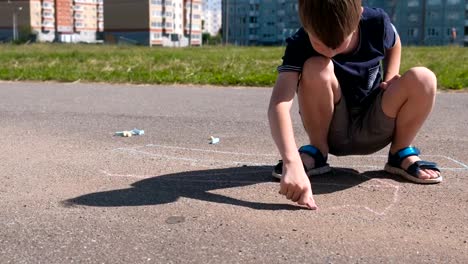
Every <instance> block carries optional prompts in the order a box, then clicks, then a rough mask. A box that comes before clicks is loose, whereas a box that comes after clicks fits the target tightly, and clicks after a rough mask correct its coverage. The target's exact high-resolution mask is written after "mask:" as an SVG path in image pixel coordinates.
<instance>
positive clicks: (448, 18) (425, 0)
mask: <svg viewBox="0 0 468 264" xmlns="http://www.w3.org/2000/svg"><path fill="white" fill-rule="evenodd" d="M363 4H364V5H367V6H374V7H381V8H383V9H384V10H385V11H386V12H387V13H388V14H389V15H390V18H391V19H392V22H393V23H394V25H395V27H396V28H397V30H398V33H399V35H400V38H401V41H402V43H403V44H404V45H429V46H430V45H449V44H454V45H465V46H466V45H467V43H468V39H467V36H468V3H467V2H466V1H465V0H407V1H398V0H386V1H385V0H364V1H363Z"/></svg>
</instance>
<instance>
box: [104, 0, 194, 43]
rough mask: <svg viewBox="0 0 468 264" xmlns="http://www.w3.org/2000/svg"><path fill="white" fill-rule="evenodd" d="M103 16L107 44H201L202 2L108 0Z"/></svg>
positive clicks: (184, 0)
mask: <svg viewBox="0 0 468 264" xmlns="http://www.w3.org/2000/svg"><path fill="white" fill-rule="evenodd" d="M104 17H105V20H104V28H105V33H104V35H105V41H106V42H108V43H132V44H141V45H150V46H169V47H184V46H188V45H189V43H190V45H201V44H202V37H201V34H202V25H201V24H202V0H111V1H109V0H106V1H105V2H104Z"/></svg>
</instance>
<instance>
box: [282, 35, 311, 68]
mask: <svg viewBox="0 0 468 264" xmlns="http://www.w3.org/2000/svg"><path fill="white" fill-rule="evenodd" d="M308 42H309V39H308V37H307V33H306V32H305V31H304V29H303V28H301V29H299V30H298V31H297V32H296V33H295V34H294V35H292V36H291V37H289V38H287V39H286V50H285V52H284V56H283V63H282V64H281V65H280V66H278V68H277V70H278V72H291V71H293V72H302V66H303V65H304V62H305V61H306V59H307V56H306V51H307V45H306V43H308Z"/></svg>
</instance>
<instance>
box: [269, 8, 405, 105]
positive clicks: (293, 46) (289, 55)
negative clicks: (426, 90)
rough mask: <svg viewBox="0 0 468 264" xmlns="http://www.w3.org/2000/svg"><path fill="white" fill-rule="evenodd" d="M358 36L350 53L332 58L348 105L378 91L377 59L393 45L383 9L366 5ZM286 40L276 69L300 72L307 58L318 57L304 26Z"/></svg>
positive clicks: (379, 71)
mask: <svg viewBox="0 0 468 264" xmlns="http://www.w3.org/2000/svg"><path fill="white" fill-rule="evenodd" d="M359 36H360V40H359V45H358V47H357V49H356V50H355V51H354V52H353V53H350V54H338V55H336V56H335V57H333V58H332V61H333V65H334V68H335V75H336V77H337V79H338V82H339V83H340V87H341V91H342V94H343V96H345V98H346V102H347V104H348V105H349V106H362V105H365V104H367V101H368V100H366V98H368V97H372V95H373V94H375V93H373V92H374V91H377V90H378V87H379V84H380V82H381V81H382V76H383V74H382V68H381V67H380V61H381V60H382V59H383V58H384V57H385V50H386V49H390V48H392V47H393V46H394V45H395V42H396V30H395V28H394V26H393V25H392V24H391V22H390V18H389V17H388V15H387V14H386V13H385V12H384V11H383V10H382V9H379V8H367V7H365V8H364V11H363V13H362V16H361V21H360V23H359ZM286 43H287V46H286V51H285V53H284V56H283V64H282V65H280V66H279V67H278V72H286V71H294V72H302V66H303V65H304V63H305V61H306V60H307V59H309V58H310V57H313V56H321V55H320V54H319V53H318V52H317V51H315V50H314V48H313V47H312V45H311V44H310V40H309V37H308V35H307V33H306V31H305V30H304V28H300V29H299V30H298V31H297V32H296V33H295V34H294V35H293V36H291V37H289V38H288V39H287V40H286Z"/></svg>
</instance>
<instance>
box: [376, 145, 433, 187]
mask: <svg viewBox="0 0 468 264" xmlns="http://www.w3.org/2000/svg"><path fill="white" fill-rule="evenodd" d="M419 154H420V151H419V149H417V148H415V147H406V148H403V149H400V150H399V151H397V152H396V153H395V154H391V153H389V156H388V162H387V164H386V165H385V168H384V170H385V171H387V172H390V173H393V174H397V175H400V176H402V177H404V178H405V179H407V180H409V181H412V182H416V183H423V184H427V183H439V182H442V176H441V175H440V170H439V168H438V167H437V164H436V163H434V162H429V161H424V160H421V159H420V158H419Z"/></svg>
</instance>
